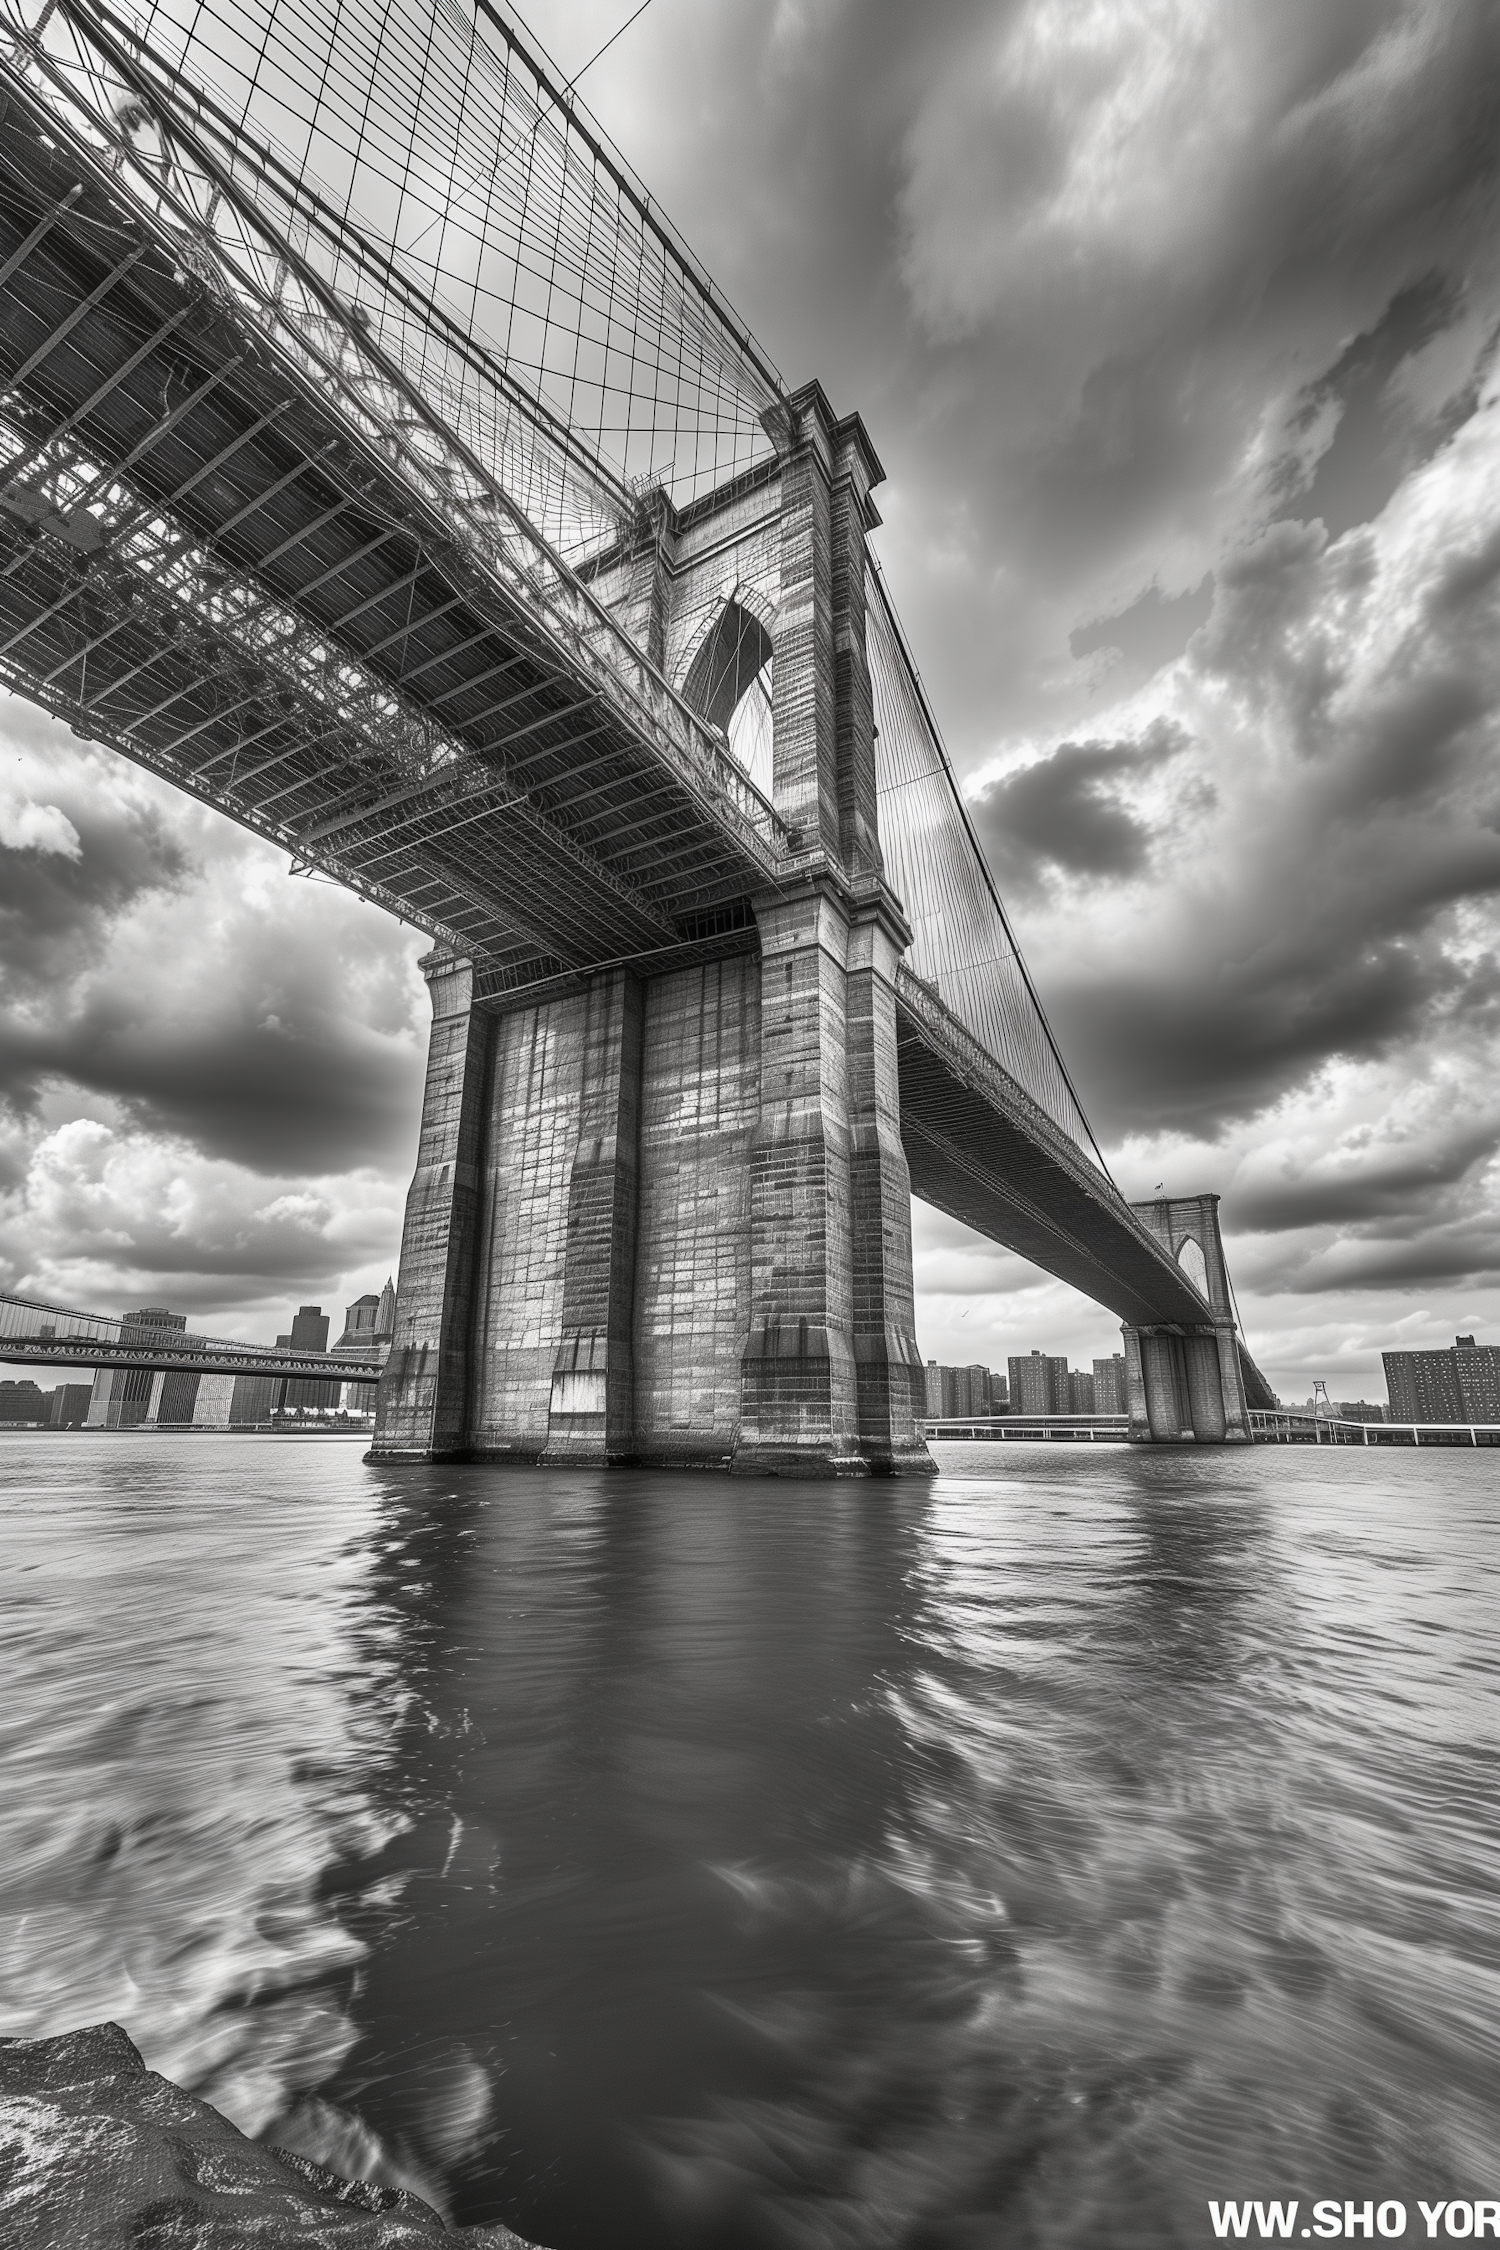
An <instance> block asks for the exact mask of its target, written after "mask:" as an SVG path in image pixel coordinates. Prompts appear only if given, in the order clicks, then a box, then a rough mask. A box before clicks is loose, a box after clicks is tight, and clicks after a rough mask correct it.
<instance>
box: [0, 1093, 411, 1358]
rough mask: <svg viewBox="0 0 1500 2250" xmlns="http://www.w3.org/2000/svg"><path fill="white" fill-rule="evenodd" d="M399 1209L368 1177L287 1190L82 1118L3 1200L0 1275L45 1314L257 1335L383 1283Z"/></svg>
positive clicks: (374, 1177)
mask: <svg viewBox="0 0 1500 2250" xmlns="http://www.w3.org/2000/svg"><path fill="white" fill-rule="evenodd" d="M400 1202H401V1193H400V1188H399V1186H398V1185H397V1183H395V1182H393V1181H392V1180H390V1179H388V1178H385V1177H382V1175H380V1174H379V1173H376V1172H374V1171H372V1170H365V1171H350V1172H344V1173H339V1174H335V1175H331V1176H328V1177H324V1178H308V1177H307V1176H305V1175H294V1176H291V1177H288V1178H284V1179H277V1178H275V1177H268V1176H267V1174H266V1173H265V1171H264V1170H255V1171H251V1170H249V1169H248V1168H246V1167H244V1166H241V1165H235V1164H232V1163H228V1162H226V1161H224V1160H222V1159H213V1158H209V1157H205V1156H204V1155H203V1154H202V1152H201V1151H200V1150H198V1149H196V1148H194V1147H193V1146H192V1145H191V1144H190V1143H187V1142H184V1141H174V1140H171V1139H169V1138H167V1137H166V1136H163V1135H160V1134H152V1133H143V1132H140V1131H133V1130H131V1129H129V1128H128V1127H126V1128H121V1127H118V1126H111V1125H109V1124H107V1123H105V1122H103V1121H101V1120H98V1119H92V1118H73V1119H71V1120H69V1121H68V1122H67V1123H66V1124H64V1125H61V1126H59V1127H57V1128H56V1129H55V1130H54V1131H52V1132H49V1133H46V1134H44V1135H42V1136H40V1137H39V1138H38V1139H37V1141H36V1142H35V1144H34V1145H33V1146H32V1147H31V1148H30V1149H29V1151H28V1152H27V1156H26V1161H25V1164H24V1167H23V1168H22V1169H21V1171H20V1174H19V1177H18V1178H16V1179H15V1181H14V1182H13V1184H12V1186H11V1189H10V1192H9V1193H8V1194H7V1195H5V1196H4V1197H3V1198H0V1273H3V1274H4V1275H5V1277H6V1285H7V1286H9V1287H10V1288H12V1289H16V1290H19V1291H20V1292H21V1293H22V1294H27V1295H31V1296H39V1297H42V1298H45V1299H46V1300H47V1301H49V1302H56V1303H62V1304H76V1305H80V1306H82V1307H83V1308H84V1309H85V1310H88V1309H92V1308H95V1307H97V1308H98V1309H101V1310H109V1309H117V1310H118V1309H121V1308H123V1307H124V1306H126V1305H127V1304H133V1303H137V1302H139V1301H140V1300H141V1299H142V1298H143V1297H147V1298H155V1299H157V1300H161V1301H165V1302H167V1303H169V1304H170V1305H172V1306H173V1307H174V1309H175V1310H177V1311H180V1312H192V1313H195V1314H199V1313H201V1314H204V1315H206V1316H211V1317H216V1318H218V1319H219V1320H220V1321H222V1322H223V1323H225V1325H226V1329H227V1331H228V1332H230V1333H248V1332H250V1331H251V1330H253V1329H254V1328H255V1326H256V1324H257V1318H259V1320H260V1323H261V1325H264V1321H265V1319H266V1318H267V1317H269V1316H271V1315H275V1314H277V1313H278V1312H279V1311H280V1310H281V1309H282V1308H283V1307H284V1306H285V1304H286V1303H287V1302H288V1301H293V1300H295V1299H296V1297H297V1296H298V1295H305V1296H313V1295H319V1294H321V1295H322V1296H323V1298H324V1299H325V1301H326V1302H327V1303H328V1304H329V1305H333V1304H335V1303H337V1302H339V1301H340V1299H341V1292H342V1290H343V1289H344V1288H345V1287H348V1286H349V1284H350V1283H351V1282H352V1281H354V1280H358V1279H360V1277H364V1280H365V1281H368V1278H369V1277H370V1276H372V1275H375V1274H377V1273H380V1274H381V1275H383V1271H384V1268H385V1267H386V1266H387V1265H388V1264H389V1262H390V1258H391V1249H392V1243H393V1239H394V1235H395V1231H396V1229H397V1228H398V1226H399V1212H400ZM361 1285H363V1282H362V1284H361ZM374 1286H375V1287H377V1288H378V1287H379V1280H378V1279H377V1280H376V1281H375V1283H374ZM351 1293H353V1292H352V1291H351Z"/></svg>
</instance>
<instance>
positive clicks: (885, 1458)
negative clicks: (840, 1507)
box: [847, 899, 937, 1476]
mask: <svg viewBox="0 0 1500 2250" xmlns="http://www.w3.org/2000/svg"><path fill="white" fill-rule="evenodd" d="M907 940H908V932H907V929H906V927H905V924H904V923H902V922H901V921H900V919H899V917H898V916H897V915H896V914H895V913H894V912H893V911H892V909H891V907H890V905H889V902H888V901H886V900H884V899H881V900H877V901H876V902H875V903H873V904H871V905H868V906H866V907H864V908H862V909H861V910H860V911H859V912H858V913H857V914H856V916H855V919H854V922H853V925H852V927H851V929H850V933H849V975H848V984H847V1038H848V1053H849V1119H850V1142H849V1209H850V1230H851V1258H852V1265H853V1274H852V1283H853V1290H852V1295H853V1314H852V1329H853V1338H854V1371H855V1390H856V1397H857V1400H858V1408H859V1442H860V1449H861V1451H862V1452H863V1454H864V1456H865V1459H866V1461H867V1462H868V1464H869V1466H870V1468H871V1469H872V1470H875V1471H877V1472H879V1471H882V1470H885V1471H894V1470H903V1471H907V1472H911V1471H916V1472H918V1473H920V1474H923V1475H929V1476H930V1475H934V1474H935V1473H936V1470H937V1463H936V1462H935V1461H934V1460H933V1458H932V1455H931V1454H930V1453H929V1452H928V1450H927V1444H926V1440H925V1439H923V1438H921V1437H919V1436H918V1434H917V1422H918V1420H919V1419H920V1418H921V1417H922V1416H923V1415H925V1413H926V1411H927V1389H926V1377H925V1374H924V1371H923V1367H922V1354H921V1352H920V1351H919V1350H918V1348H917V1338H916V1310H915V1304H914V1290H913V1284H912V1266H911V1173H910V1171H909V1169H908V1167H907V1162H906V1151H905V1149H904V1148H903V1147H902V1145H901V1107H900V1094H899V1089H898V1082H897V1075H896V965H897V963H898V961H899V960H900V958H901V955H902V953H903V952H904V951H905V948H906V944H907Z"/></svg>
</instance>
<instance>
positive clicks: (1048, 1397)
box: [1010, 1352, 1072, 1414]
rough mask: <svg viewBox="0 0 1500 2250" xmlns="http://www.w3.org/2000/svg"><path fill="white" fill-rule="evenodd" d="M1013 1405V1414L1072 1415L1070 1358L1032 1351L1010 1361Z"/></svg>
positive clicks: (1011, 1401) (1011, 1399)
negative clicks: (1051, 1356)
mask: <svg viewBox="0 0 1500 2250" xmlns="http://www.w3.org/2000/svg"><path fill="white" fill-rule="evenodd" d="M1010 1404H1011V1412H1012V1413H1013V1414H1069V1413H1071V1412H1072V1401H1071V1399H1070V1398H1069V1395H1068V1362H1067V1359H1066V1358H1065V1357H1064V1358H1061V1359H1054V1358H1049V1357H1048V1356H1047V1355H1045V1354H1044V1353H1042V1352H1029V1353H1028V1354H1027V1355H1026V1357H1025V1358H1014V1359H1012V1360H1011V1361H1010Z"/></svg>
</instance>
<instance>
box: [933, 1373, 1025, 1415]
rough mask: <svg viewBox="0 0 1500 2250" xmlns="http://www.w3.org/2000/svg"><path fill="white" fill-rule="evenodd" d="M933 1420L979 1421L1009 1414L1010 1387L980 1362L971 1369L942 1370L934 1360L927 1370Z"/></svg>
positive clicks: (1001, 1377)
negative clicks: (1007, 1395) (991, 1415)
mask: <svg viewBox="0 0 1500 2250" xmlns="http://www.w3.org/2000/svg"><path fill="white" fill-rule="evenodd" d="M923 1375H924V1379H925V1389H926V1398H925V1405H926V1410H927V1417H928V1420H929V1421H950V1422H951V1421H968V1420H977V1419H978V1418H979V1417H980V1416H981V1415H988V1414H1003V1413H1004V1412H1005V1402H1006V1391H1007V1385H1006V1381H1005V1377H1004V1376H1003V1375H992V1374H991V1373H990V1370H989V1369H988V1368H987V1367H983V1366H980V1365H979V1363H978V1362H977V1361H976V1362H975V1363H974V1365H972V1366H970V1367H940V1366H939V1365H938V1363H937V1361H936V1360H935V1359H930V1360H929V1361H928V1362H927V1365H926V1367H925V1369H924V1370H923Z"/></svg>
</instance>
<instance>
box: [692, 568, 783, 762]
mask: <svg viewBox="0 0 1500 2250" xmlns="http://www.w3.org/2000/svg"><path fill="white" fill-rule="evenodd" d="M771 664H772V651H771V636H770V634H769V633H768V632H767V631H766V628H765V626H764V625H763V624H762V623H761V621H760V619H759V618H758V617H756V616H754V615H753V614H752V612H751V611H750V610H748V609H746V608H744V607H743V606H742V605H741V604H740V603H739V602H737V601H734V600H732V599H731V600H729V601H727V602H726V603H725V604H724V607H723V608H722V609H721V610H720V612H719V614H718V616H717V617H716V618H715V620H714V622H713V624H712V626H711V627H710V628H709V630H708V632H707V633H706V634H705V635H704V637H703V640H702V641H701V643H700V644H699V647H698V650H697V653H696V654H695V656H694V657H693V661H692V663H691V664H690V665H689V666H688V668H687V675H686V677H685V678H684V680H683V683H682V693H683V697H684V700H685V701H686V702H688V703H690V704H691V705H692V706H693V709H694V710H695V711H699V712H701V713H702V715H703V717H704V718H705V719H707V721H708V723H709V725H710V726H711V727H717V728H718V730H719V732H720V733H721V734H723V735H725V736H727V738H728V742H729V752H730V756H731V757H732V758H733V759H734V760H735V763H736V764H737V765H739V766H742V767H743V768H744V770H745V772H746V773H747V774H748V775H749V777H750V779H751V780H752V781H753V782H754V783H755V786H756V788H757V789H759V790H760V791H761V793H762V795H763V796H766V797H769V796H770V794H771Z"/></svg>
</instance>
